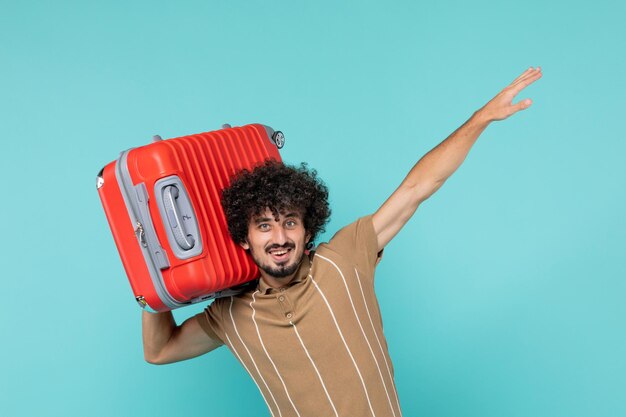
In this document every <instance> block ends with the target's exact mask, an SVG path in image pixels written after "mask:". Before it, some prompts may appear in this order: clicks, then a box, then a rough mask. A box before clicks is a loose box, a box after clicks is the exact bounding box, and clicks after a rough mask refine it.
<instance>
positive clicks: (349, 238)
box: [328, 215, 382, 270]
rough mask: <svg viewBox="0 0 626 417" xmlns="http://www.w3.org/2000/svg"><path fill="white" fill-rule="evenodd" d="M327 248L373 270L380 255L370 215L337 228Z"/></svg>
mask: <svg viewBox="0 0 626 417" xmlns="http://www.w3.org/2000/svg"><path fill="white" fill-rule="evenodd" d="M328 248H329V249H331V250H333V251H334V252H336V253H338V254H341V255H342V256H343V257H345V258H347V259H349V260H350V261H351V262H352V263H354V264H355V265H361V266H363V267H365V268H366V269H369V270H374V269H375V268H376V265H377V264H378V262H379V261H380V259H381V257H382V251H380V252H379V251H378V237H377V236H376V231H375V230H374V224H373V222H372V216H371V215H369V216H365V217H362V218H360V219H358V220H357V221H355V222H354V223H351V224H349V225H347V226H346V227H344V228H342V229H341V230H339V231H338V232H337V233H336V234H335V236H333V237H332V239H330V241H329V242H328Z"/></svg>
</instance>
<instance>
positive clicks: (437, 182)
mask: <svg viewBox="0 0 626 417" xmlns="http://www.w3.org/2000/svg"><path fill="white" fill-rule="evenodd" d="M539 78H541V68H539V67H537V68H532V67H531V68H529V69H527V70H526V71H524V72H523V73H522V74H521V75H520V76H519V77H517V78H516V79H515V80H514V81H513V82H512V83H511V84H510V85H509V86H507V87H506V88H505V89H504V90H502V91H501V92H500V93H499V94H498V95H496V96H495V97H494V98H493V99H491V100H490V101H489V102H488V103H487V104H485V105H484V106H483V107H482V108H481V109H480V110H478V111H476V112H475V113H474V114H473V115H472V117H471V118H470V119H469V120H468V121H467V122H465V123H464V124H463V125H462V126H461V127H459V128H458V129H457V130H455V131H454V132H453V133H452V134H451V135H450V136H448V138H446V139H445V140H444V141H443V142H441V143H440V144H439V145H437V146H436V147H435V148H433V149H432V150H430V151H429V152H428V153H427V154H426V155H424V156H423V157H422V158H421V159H420V160H419V161H418V162H417V164H415V166H414V167H413V168H412V169H411V171H410V172H409V174H408V175H407V176H406V178H405V179H404V181H403V182H402V184H400V186H399V187H398V188H397V189H396V190H395V191H394V192H393V194H392V195H391V196H390V197H389V198H388V199H387V201H385V203H384V204H383V205H382V206H381V207H380V208H379V209H378V210H377V211H376V213H374V215H373V218H372V221H373V223H374V230H375V231H376V235H377V238H378V250H382V249H383V248H384V247H385V246H386V245H387V243H389V241H391V239H393V237H394V236H395V235H396V234H397V233H398V232H399V231H400V229H402V227H403V226H404V225H405V224H406V222H407V221H408V220H409V219H410V218H411V217H412V216H413V214H414V213H415V211H416V210H417V208H418V207H419V205H420V204H421V203H422V202H423V201H424V200H426V199H427V198H429V197H430V196H431V195H433V194H434V193H435V191H437V190H438V189H439V188H440V187H441V186H442V185H443V183H444V182H445V181H446V180H447V179H448V177H450V176H451V175H452V174H453V173H454V171H456V170H457V168H458V167H459V166H460V165H461V164H462V163H463V161H464V160H465V157H466V156H467V154H468V153H469V151H470V149H471V148H472V146H473V145H474V143H475V142H476V140H477V139H478V137H479V136H480V134H481V133H482V132H483V131H484V130H485V129H486V128H487V126H489V124H490V123H491V122H493V121H496V120H503V119H506V118H507V117H509V116H511V115H513V114H515V113H517V112H518V111H520V110H524V109H526V108H528V107H529V106H530V105H531V104H532V101H531V100H530V99H526V100H522V101H520V102H519V103H516V104H513V103H512V101H513V98H514V97H515V96H516V95H517V94H518V93H519V92H520V91H522V90H523V89H524V88H526V87H527V86H529V85H530V84H532V83H533V82H535V81H537V80H538V79H539Z"/></svg>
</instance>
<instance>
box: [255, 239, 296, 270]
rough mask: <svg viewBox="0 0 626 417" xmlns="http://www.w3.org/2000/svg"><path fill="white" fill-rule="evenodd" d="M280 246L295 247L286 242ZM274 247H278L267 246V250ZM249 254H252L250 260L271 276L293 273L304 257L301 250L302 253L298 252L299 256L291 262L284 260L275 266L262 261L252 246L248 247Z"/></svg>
mask: <svg viewBox="0 0 626 417" xmlns="http://www.w3.org/2000/svg"><path fill="white" fill-rule="evenodd" d="M281 247H283V248H290V249H292V250H293V249H295V245H290V244H287V245H284V246H281ZM275 248H278V247H276V246H273V247H270V248H268V249H267V250H268V251H269V249H275ZM250 255H252V260H253V261H254V263H255V264H256V266H258V267H259V269H261V270H262V271H263V272H265V273H266V274H268V275H269V276H271V277H272V278H286V277H288V276H291V275H293V274H294V273H295V272H296V271H297V270H298V268H299V267H300V264H301V263H302V259H303V258H304V251H302V253H301V254H300V257H299V258H298V259H294V261H293V262H292V263H291V264H288V263H286V262H285V263H280V264H276V266H272V265H268V264H265V263H263V261H262V260H261V259H259V258H258V257H257V256H256V253H255V252H254V251H253V250H252V248H250Z"/></svg>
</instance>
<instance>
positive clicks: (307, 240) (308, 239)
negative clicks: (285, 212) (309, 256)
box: [304, 233, 311, 245]
mask: <svg viewBox="0 0 626 417" xmlns="http://www.w3.org/2000/svg"><path fill="white" fill-rule="evenodd" d="M310 240H311V234H310V233H307V234H306V236H305V237H304V243H305V244H306V245H308V244H309V243H311V242H309V241H310Z"/></svg>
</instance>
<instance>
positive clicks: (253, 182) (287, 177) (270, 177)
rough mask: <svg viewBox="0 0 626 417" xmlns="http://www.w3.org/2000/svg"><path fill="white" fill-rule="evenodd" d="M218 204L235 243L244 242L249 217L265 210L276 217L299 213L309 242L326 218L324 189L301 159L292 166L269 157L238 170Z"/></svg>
mask: <svg viewBox="0 0 626 417" xmlns="http://www.w3.org/2000/svg"><path fill="white" fill-rule="evenodd" d="M222 206H223V207H224V211H225V213H226V220H227V222H228V231H229V232H230V235H231V236H232V238H233V240H234V241H235V242H237V243H243V242H245V241H246V237H247V236H248V224H249V222H250V219H252V217H254V216H258V215H260V214H262V213H263V211H265V210H266V209H270V210H271V211H272V213H273V214H274V216H276V217H278V215H279V213H282V214H285V213H286V212H287V211H289V210H296V211H299V212H301V213H302V219H303V222H304V229H305V230H306V232H307V233H308V234H310V235H311V238H310V239H309V242H313V241H314V240H315V238H316V237H317V235H318V233H320V232H324V230H325V229H324V226H325V225H326V223H327V222H328V218H329V217H330V207H329V206H328V188H327V187H326V185H324V183H323V182H322V180H321V179H319V178H318V177H317V171H315V170H314V169H313V170H309V168H308V166H307V164H306V163H304V162H303V163H301V164H300V166H299V167H295V166H290V165H285V164H283V163H281V162H278V161H276V160H273V159H270V160H267V161H265V162H264V163H263V164H262V165H259V166H257V167H256V168H254V169H253V170H252V171H249V170H247V169H243V170H241V171H240V172H238V173H237V174H236V175H235V176H234V177H233V179H232V182H231V184H230V185H229V186H228V187H226V188H225V189H224V190H223V192H222Z"/></svg>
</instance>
